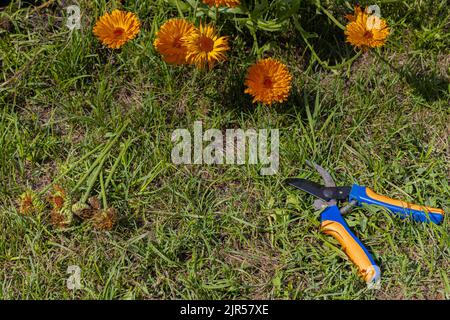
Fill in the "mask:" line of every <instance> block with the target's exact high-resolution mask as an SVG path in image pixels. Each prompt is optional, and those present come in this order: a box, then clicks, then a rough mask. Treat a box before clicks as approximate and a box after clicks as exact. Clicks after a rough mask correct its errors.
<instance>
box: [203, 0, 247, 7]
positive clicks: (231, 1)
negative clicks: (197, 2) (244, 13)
mask: <svg viewBox="0 0 450 320" xmlns="http://www.w3.org/2000/svg"><path fill="white" fill-rule="evenodd" d="M203 3H205V4H207V5H209V6H210V7H213V6H215V7H228V8H236V7H238V6H239V5H240V4H241V1H240V0H203Z"/></svg>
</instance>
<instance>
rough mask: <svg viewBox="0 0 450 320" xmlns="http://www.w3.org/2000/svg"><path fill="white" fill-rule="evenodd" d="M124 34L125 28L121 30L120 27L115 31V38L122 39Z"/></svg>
mask: <svg viewBox="0 0 450 320" xmlns="http://www.w3.org/2000/svg"><path fill="white" fill-rule="evenodd" d="M124 33H125V30H124V29H123V28H120V27H118V28H115V29H114V31H113V34H114V36H115V37H117V38H119V37H121V36H122V35H123V34H124Z"/></svg>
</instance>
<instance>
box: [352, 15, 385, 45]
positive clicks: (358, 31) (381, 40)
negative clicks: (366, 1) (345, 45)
mask: <svg viewBox="0 0 450 320" xmlns="http://www.w3.org/2000/svg"><path fill="white" fill-rule="evenodd" d="M346 18H347V19H348V20H349V23H348V24H347V26H346V29H345V35H346V36H347V42H349V43H350V44H352V45H353V46H355V47H357V48H362V49H364V50H367V49H368V48H376V47H381V46H383V45H384V44H385V42H386V38H387V36H388V35H389V28H388V26H387V24H386V21H384V20H383V19H381V18H380V17H378V16H376V15H374V14H372V15H369V13H368V10H367V9H366V10H365V11H362V10H361V8H360V7H359V6H356V7H355V14H353V15H352V14H348V15H346Z"/></svg>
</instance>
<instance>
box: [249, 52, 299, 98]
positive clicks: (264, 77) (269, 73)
mask: <svg viewBox="0 0 450 320" xmlns="http://www.w3.org/2000/svg"><path fill="white" fill-rule="evenodd" d="M291 82H292V76H291V74H290V72H289V70H288V68H287V66H286V65H284V64H283V63H281V62H280V61H278V60H275V59H273V58H268V59H263V60H261V61H258V62H257V63H255V64H254V65H252V66H251V67H250V68H249V69H248V72H247V76H246V79H245V86H246V87H247V89H245V93H248V94H250V95H252V96H253V103H255V102H261V103H263V104H267V105H271V104H273V103H275V102H284V101H286V100H287V98H288V96H289V92H290V90H291Z"/></svg>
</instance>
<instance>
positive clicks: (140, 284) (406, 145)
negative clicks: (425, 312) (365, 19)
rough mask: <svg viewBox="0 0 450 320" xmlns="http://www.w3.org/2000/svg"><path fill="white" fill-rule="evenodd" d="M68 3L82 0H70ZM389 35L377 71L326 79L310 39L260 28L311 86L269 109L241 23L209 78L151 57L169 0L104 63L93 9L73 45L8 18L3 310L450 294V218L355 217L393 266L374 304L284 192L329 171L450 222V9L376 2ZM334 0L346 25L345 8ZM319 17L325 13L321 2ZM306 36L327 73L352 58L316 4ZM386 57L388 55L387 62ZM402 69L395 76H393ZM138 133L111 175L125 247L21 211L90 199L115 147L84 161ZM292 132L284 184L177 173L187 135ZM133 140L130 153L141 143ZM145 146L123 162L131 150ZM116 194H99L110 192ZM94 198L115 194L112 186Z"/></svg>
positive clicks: (0, 118)
mask: <svg viewBox="0 0 450 320" xmlns="http://www.w3.org/2000/svg"><path fill="white" fill-rule="evenodd" d="M61 2H65V1H61ZM378 2H379V3H378V4H379V5H380V7H381V10H382V16H383V17H384V18H386V19H387V21H388V23H389V25H390V26H391V28H392V34H391V36H390V38H389V41H388V43H387V45H386V46H385V47H384V48H383V49H382V50H380V53H379V55H380V57H378V56H377V55H375V54H374V53H373V52H368V53H365V54H362V55H361V56H360V57H358V58H357V59H356V60H355V62H354V63H353V64H352V65H351V66H347V67H346V66H344V67H342V68H340V69H337V70H336V71H330V70H327V69H324V68H322V67H321V66H320V65H319V64H318V63H317V62H316V61H315V60H314V59H313V58H311V53H310V51H308V50H307V48H306V45H305V43H304V42H303V41H302V39H301V38H300V36H299V35H298V34H297V33H296V32H295V31H294V28H293V26H290V27H289V30H290V31H288V32H283V33H265V32H259V33H258V37H259V39H260V42H261V43H260V45H262V44H264V43H271V44H272V45H271V46H270V48H269V50H268V51H267V52H265V53H264V55H265V56H274V57H277V58H279V59H281V60H283V61H284V62H286V63H287V64H288V66H289V68H290V70H291V72H292V73H293V75H294V83H293V90H292V94H291V97H290V98H289V101H288V102H287V103H285V104H283V105H279V106H273V107H256V106H253V105H252V104H251V100H250V97H248V96H246V95H244V94H243V90H244V87H243V77H244V75H245V70H246V69H247V67H248V65H249V64H251V63H252V62H253V61H254V60H255V57H254V56H253V55H251V54H250V49H251V47H252V44H253V40H252V37H251V36H250V35H249V33H248V32H247V31H246V30H245V29H243V30H242V32H239V31H237V30H236V29H235V28H234V26H233V24H232V23H225V24H223V27H222V31H221V32H222V33H223V34H228V35H230V36H231V39H232V41H231V44H232V51H231V52H230V54H229V61H228V62H226V63H224V64H222V65H220V66H218V67H217V68H215V69H214V70H213V71H212V72H210V73H199V74H197V75H196V78H195V80H194V74H195V73H196V71H195V70H194V69H192V68H190V67H183V68H179V67H171V66H167V65H166V64H165V63H163V62H162V60H161V58H160V57H159V56H158V54H157V53H156V52H155V51H154V49H153V46H152V40H153V37H154V31H155V30H156V29H157V28H158V26H159V25H161V24H162V23H163V21H164V20H166V19H167V18H168V17H171V16H176V15H177V13H176V10H174V9H173V8H171V7H169V6H168V5H167V4H166V3H165V2H164V1H161V0H160V1H154V0H145V1H126V3H127V5H126V6H125V8H126V9H128V10H130V11H134V12H136V13H137V14H138V15H139V17H140V19H141V20H142V21H143V27H142V30H141V33H140V35H139V36H138V38H137V39H136V40H134V41H133V42H130V43H128V44H127V45H126V46H125V47H124V48H123V49H122V50H121V51H118V52H111V51H110V50H107V49H104V48H102V47H101V45H100V44H99V43H98V41H97V40H96V39H95V38H94V37H93V35H92V33H91V29H92V26H93V23H94V21H95V19H96V17H98V16H99V15H100V14H102V13H103V12H104V10H105V9H109V8H111V4H110V3H109V4H105V2H104V1H79V3H80V6H81V8H82V12H83V13H84V16H83V29H82V30H81V31H77V32H74V33H73V34H70V32H69V31H68V29H67V28H65V27H64V24H65V20H64V17H63V16H64V11H63V10H62V7H61V6H58V5H53V6H50V7H49V8H47V9H43V10H41V11H39V12H38V13H32V12H31V10H32V9H31V8H29V7H23V8H20V9H18V8H17V7H9V8H6V9H4V10H3V11H1V12H0V21H1V24H0V25H1V26H2V29H0V58H1V59H0V65H1V70H2V78H1V79H0V104H1V108H0V150H1V152H0V181H1V183H0V221H1V226H2V228H1V232H0V298H2V299H72V298H76V299H89V298H91V299H113V298H114V299H125V298H138V299H141V298H150V299H155V298H166V299H170V298H186V299H204V298H211V299H224V298H228V299H241V298H248V299H423V298H425V299H449V298H450V283H449V278H450V271H449V270H450V249H449V248H450V235H449V231H450V220H449V219H448V217H446V218H445V220H444V223H443V225H441V226H435V225H426V224H418V223H412V222H410V221H403V220H400V219H398V218H395V217H392V216H390V215H389V214H387V213H386V212H384V211H383V210H381V209H379V208H374V207H370V208H357V209H355V210H354V211H352V212H351V213H350V214H348V215H347V216H346V220H347V221H348V223H349V225H350V226H351V228H352V229H353V230H354V231H355V233H356V234H357V235H358V237H359V238H360V239H361V240H362V241H363V243H364V244H366V245H367V247H368V248H369V250H370V251H371V252H372V253H373V255H374V257H375V260H376V261H377V263H378V264H379V265H380V267H381V270H382V282H381V288H380V289H379V290H368V289H367V288H366V287H365V284H364V283H363V282H362V281H361V280H360V279H359V277H358V276H357V273H356V269H355V267H354V266H353V265H352V264H351V263H350V262H349V261H348V259H347V258H346V257H345V255H344V254H343V253H342V251H341V250H340V247H339V244H338V243H337V242H336V241H335V240H334V239H333V238H331V237H329V236H326V235H324V234H322V233H321V232H320V231H319V221H318V218H319V212H316V211H314V209H313V207H312V201H313V198H312V197H310V196H308V195H306V194H304V193H300V192H297V191H295V190H292V189H290V188H287V187H286V186H284V185H283V180H284V179H285V178H287V177H293V176H299V177H309V178H311V179H314V180H317V181H319V177H318V176H317V174H315V173H314V172H313V171H312V170H311V169H310V168H308V167H307V166H306V164H305V160H307V159H309V160H312V161H315V162H317V163H319V164H321V165H322V166H324V167H326V168H329V169H330V171H332V172H333V175H334V178H335V179H336V181H337V183H338V184H340V185H349V184H351V183H353V182H357V183H359V184H362V185H367V186H369V187H371V188H372V189H374V190H375V191H376V192H378V193H382V194H385V195H389V196H391V197H398V198H400V199H404V200H407V201H411V202H416V203H420V204H426V205H430V206H438V207H442V208H443V209H444V210H445V211H446V212H447V213H450V203H449V199H450V187H449V177H450V164H449V163H450V146H449V139H448V137H449V134H450V126H449V124H450V112H449V102H450V99H449V98H450V94H449V87H448V83H449V77H450V60H449V56H448V52H449V47H450V36H449V21H450V19H449V18H450V13H449V9H448V6H446V1H419V0H416V1H378ZM331 3H334V2H330V3H328V2H327V1H323V3H322V5H324V6H325V7H329V8H330V11H331V12H332V13H334V14H335V16H336V17H337V18H338V20H339V21H340V22H341V23H345V21H344V20H343V18H342V16H341V15H342V14H343V13H345V12H348V9H347V8H346V7H345V6H344V5H343V4H342V5H340V4H331ZM305 6H306V7H307V6H311V5H307V4H305ZM301 23H302V25H303V27H304V28H305V29H307V30H308V31H311V32H312V31H314V32H316V33H317V34H318V38H313V39H310V41H311V43H312V45H314V47H315V49H316V51H317V53H318V54H319V55H320V56H321V57H322V59H323V60H327V59H328V60H329V61H330V64H333V63H340V62H341V60H342V59H349V58H351V57H352V56H353V55H354V52H353V51H352V49H351V47H350V46H349V45H347V44H345V43H344V41H345V39H344V38H343V34H342V31H341V30H340V29H338V28H337V27H335V26H334V24H333V23H332V22H330V21H329V20H328V18H327V17H326V16H325V15H317V14H316V13H315V9H314V10H313V9H311V10H310V11H308V10H306V9H305V10H304V16H302V17H301ZM381 59H383V60H385V61H382V60H381ZM388 63H389V64H388ZM128 120H129V121H130V124H129V125H128V126H127V127H126V129H125V131H124V133H122V135H121V137H120V140H119V143H117V144H115V145H114V147H113V148H112V150H111V152H110V156H109V157H108V158H107V160H106V162H105V164H104V166H103V171H102V176H103V178H104V180H106V178H107V177H108V176H109V174H110V173H111V171H112V168H113V166H114V164H115V163H116V165H117V169H116V170H115V171H114V172H113V174H112V176H111V177H112V179H111V180H110V183H109V184H108V186H107V187H106V192H105V195H106V199H107V201H108V204H109V205H110V206H113V207H115V208H116V209H117V210H118V212H119V213H120V217H121V218H120V221H119V223H118V225H117V226H116V227H115V228H114V230H113V231H111V232H100V231H95V230H93V229H92V228H91V227H90V225H88V224H86V223H80V222H77V223H75V224H74V225H73V226H72V227H71V228H69V229H67V230H57V229H55V228H53V227H52V226H51V224H50V222H49V214H50V209H49V208H46V209H45V210H44V212H43V213H42V214H41V215H40V216H32V217H24V216H22V215H21V214H20V213H19V212H18V210H17V203H16V201H17V199H18V197H19V195H20V194H21V193H22V192H23V191H24V190H25V189H27V188H32V189H33V190H36V191H39V190H43V189H44V188H45V187H46V186H48V185H49V183H50V182H51V181H53V180H54V179H55V178H57V177H59V176H60V175H62V174H63V173H64V172H66V171H67V169H68V168H69V167H70V166H71V165H73V164H74V163H75V164H76V165H75V166H74V168H73V170H71V171H69V173H67V174H63V175H62V179H61V180H60V182H59V183H60V184H61V185H62V186H63V187H64V188H65V189H66V190H67V191H68V192H70V193H71V196H72V197H73V198H74V199H79V198H80V197H81V195H82V194H83V192H84V191H85V190H86V189H85V188H86V183H83V184H81V187H80V188H79V189H78V190H75V191H74V187H75V186H76V185H77V184H78V182H79V181H80V179H81V178H82V177H83V175H85V174H86V173H87V172H88V169H89V167H90V165H92V163H93V162H94V161H95V159H96V156H97V155H98V154H99V152H100V151H98V152H95V153H94V154H93V155H92V156H90V157H88V159H87V160H84V161H81V162H80V163H77V162H76V161H78V160H79V159H80V158H81V157H83V155H85V154H87V153H88V152H90V151H91V150H93V149H94V148H95V147H97V146H98V145H103V144H105V143H107V141H108V140H109V137H110V136H111V135H112V134H114V133H115V132H117V131H118V130H119V128H120V127H121V126H122V125H123V124H124V123H125V121H128ZM197 120H202V121H203V127H204V129H208V128H218V129H226V128H235V127H236V128H243V129H247V128H256V129H263V128H278V129H280V169H279V172H278V174H277V175H274V176H260V175H259V168H258V166H251V165H244V166H233V165H221V166H219V165H217V166H207V165H190V166H175V165H173V164H172V162H171V159H170V152H171V148H172V146H173V145H172V143H171V141H170V139H171V134H172V132H173V130H175V129H177V128H188V129H192V126H193V123H194V121H197ZM127 141H128V142H127ZM125 143H128V144H129V145H128V148H126V149H125V151H123V152H121V150H123V145H124V144H125ZM98 180H99V179H98ZM95 182H96V183H95V184H94V188H93V189H92V191H91V192H90V195H91V196H97V195H99V194H100V193H101V186H100V183H99V182H98V181H97V180H96V181H95ZM70 265H78V266H80V267H81V269H82V274H81V278H82V284H83V289H81V290H76V291H70V290H67V288H66V279H67V277H68V274H66V270H67V267H68V266H70Z"/></svg>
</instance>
